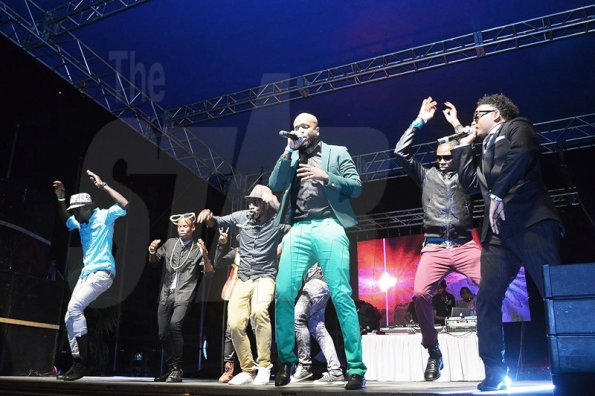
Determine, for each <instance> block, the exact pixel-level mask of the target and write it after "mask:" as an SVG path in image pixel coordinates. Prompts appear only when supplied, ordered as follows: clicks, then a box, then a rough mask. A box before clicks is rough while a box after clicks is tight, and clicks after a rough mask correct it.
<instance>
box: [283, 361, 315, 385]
mask: <svg viewBox="0 0 595 396" xmlns="http://www.w3.org/2000/svg"><path fill="white" fill-rule="evenodd" d="M312 375H313V374H312V372H311V371H310V369H307V368H305V367H304V366H302V365H301V364H298V366H297V367H296V369H295V373H293V375H292V376H291V380H290V381H289V382H292V383H293V382H300V381H303V380H305V379H308V378H310V377H312Z"/></svg>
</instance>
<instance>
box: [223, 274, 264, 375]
mask: <svg viewBox="0 0 595 396" xmlns="http://www.w3.org/2000/svg"><path fill="white" fill-rule="evenodd" d="M274 295H275V281H274V279H272V278H258V279H252V280H248V281H246V282H242V281H241V280H240V279H238V281H237V284H236V286H235V288H234V290H233V293H232V295H231V298H230V299H229V305H228V317H227V324H228V326H229V329H230V331H231V339H232V341H233V347H234V348H235V350H236V353H237V354H238V359H239V360H240V366H241V367H242V371H246V372H249V373H254V372H255V368H254V359H253V357H252V349H251V347H250V340H249V339H248V336H247V335H246V327H247V326H248V320H250V323H251V324H252V330H253V331H254V336H255V337H256V349H257V351H258V365H259V366H260V367H268V366H270V364H271V342H272V335H271V318H270V316H269V305H270V304H271V302H272V301H273V297H274Z"/></svg>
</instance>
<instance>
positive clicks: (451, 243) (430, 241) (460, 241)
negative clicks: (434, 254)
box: [424, 237, 472, 248]
mask: <svg viewBox="0 0 595 396" xmlns="http://www.w3.org/2000/svg"><path fill="white" fill-rule="evenodd" d="M471 239H472V238H457V239H448V238H438V237H426V239H425V240H424V246H426V245H438V246H440V247H444V248H454V247H459V246H462V245H464V244H466V243H467V242H469V241H470V240H471Z"/></svg>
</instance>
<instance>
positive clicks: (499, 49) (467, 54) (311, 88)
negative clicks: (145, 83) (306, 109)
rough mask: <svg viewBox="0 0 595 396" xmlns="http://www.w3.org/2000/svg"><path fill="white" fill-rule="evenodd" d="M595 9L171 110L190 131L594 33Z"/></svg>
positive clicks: (519, 24)
mask: <svg viewBox="0 0 595 396" xmlns="http://www.w3.org/2000/svg"><path fill="white" fill-rule="evenodd" d="M594 14H595V5H589V6H586V7H582V8H576V9H572V10H568V11H563V12H560V13H556V14H551V15H547V16H543V17H539V18H534V19H530V20H526V21H521V22H516V23H512V24H508V25H504V26H499V27H496V28H492V29H487V30H483V31H479V32H475V33H470V34H466V35H463V36H458V37H454V38H450V39H446V40H442V41H438V42H434V43H431V44H425V45H421V46H418V47H414V48H410V49H406V50H401V51H397V52H392V53H389V54H385V55H381V56H377V57H373V58H369V59H365V60H361V61H357V62H353V63H349V64H345V65H341V66H337V67H331V68H328V69H324V70H321V71H317V72H313V73H308V74H305V75H302V76H298V77H293V78H290V79H286V80H280V81H276V82H272V83H268V84H264V85H260V86H257V87H253V88H249V89H244V90H242V91H237V92H233V93H230V94H226V95H222V96H217V97H213V98H210V99H206V100H201V101H198V102H195V103H191V104H187V105H183V106H178V107H175V108H172V109H170V110H169V112H170V113H171V115H172V116H171V119H172V122H173V123H174V125H177V126H189V125H195V124H197V123H200V122H204V121H208V120H212V119H216V118H221V117H225V116H229V115H233V114H238V113H242V112H245V111H251V110H254V109H258V108H262V107H268V106H273V105H276V104H279V103H285V102H290V101H293V100H297V99H302V98H306V97H309V96H315V95H321V94H324V93H328V92H333V91H338V90H341V89H346V88H350V87H354V86H358V85H363V84H368V83H371V82H376V81H382V80H386V79H389V78H394V77H399V76H403V75H407V74H411V73H416V72H420V71H424V70H429V69H434V68H437V67H441V66H447V65H449V64H454V63H459V62H464V61H469V60H473V59H478V58H482V57H484V56H488V55H495V54H500V53H503V52H508V51H512V50H517V49H521V48H527V47H532V46H534V45H539V44H546V43H551V42H554V41H557V40H560V39H564V38H568V37H573V36H577V35H582V34H587V33H591V32H592V31H593V29H594V28H593V23H592V22H593V19H594Z"/></svg>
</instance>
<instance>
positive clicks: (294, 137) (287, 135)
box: [279, 131, 299, 140]
mask: <svg viewBox="0 0 595 396" xmlns="http://www.w3.org/2000/svg"><path fill="white" fill-rule="evenodd" d="M279 136H280V137H282V138H284V139H287V138H289V139H291V140H298V139H299V136H298V135H296V134H295V133H292V132H287V131H279Z"/></svg>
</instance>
